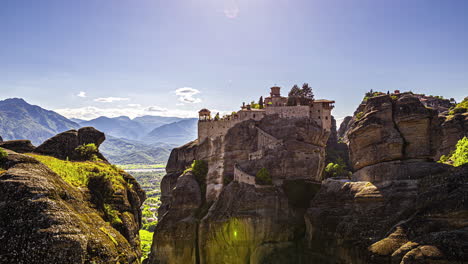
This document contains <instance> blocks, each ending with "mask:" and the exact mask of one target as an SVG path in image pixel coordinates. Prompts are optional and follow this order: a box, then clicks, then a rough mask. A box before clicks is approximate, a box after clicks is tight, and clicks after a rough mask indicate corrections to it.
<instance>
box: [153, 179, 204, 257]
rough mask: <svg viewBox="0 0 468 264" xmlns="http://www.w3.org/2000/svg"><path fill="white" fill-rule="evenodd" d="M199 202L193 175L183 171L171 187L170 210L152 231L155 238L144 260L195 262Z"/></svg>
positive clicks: (196, 184) (200, 201)
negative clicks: (149, 252) (155, 229)
mask: <svg viewBox="0 0 468 264" xmlns="http://www.w3.org/2000/svg"><path fill="white" fill-rule="evenodd" d="M201 205H202V197H201V191H200V187H199V185H198V183H197V181H196V180H195V177H194V176H193V174H192V173H191V172H188V173H185V174H183V175H182V176H180V177H179V178H178V180H177V184H176V186H175V188H174V190H173V191H172V196H171V202H170V206H171V207H170V210H168V211H167V213H165V214H164V217H162V219H161V220H160V221H159V223H158V226H157V231H156V232H155V233H154V238H153V241H156V242H153V245H152V249H151V251H152V252H153V253H152V254H151V255H150V258H149V260H148V263H197V259H198V246H197V240H198V221H199V211H200V209H199V208H200V207H201ZM156 252H157V253H156Z"/></svg>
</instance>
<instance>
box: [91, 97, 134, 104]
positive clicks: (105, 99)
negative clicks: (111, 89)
mask: <svg viewBox="0 0 468 264" xmlns="http://www.w3.org/2000/svg"><path fill="white" fill-rule="evenodd" d="M128 100H130V98H123V97H100V98H96V99H94V101H95V102H100V103H113V102H119V101H128Z"/></svg>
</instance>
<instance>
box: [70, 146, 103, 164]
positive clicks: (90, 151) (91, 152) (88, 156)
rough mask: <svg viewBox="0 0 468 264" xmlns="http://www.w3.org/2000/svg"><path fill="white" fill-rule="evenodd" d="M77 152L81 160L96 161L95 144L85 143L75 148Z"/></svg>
mask: <svg viewBox="0 0 468 264" xmlns="http://www.w3.org/2000/svg"><path fill="white" fill-rule="evenodd" d="M75 151H76V152H77V154H78V156H79V158H80V159H81V160H91V161H97V160H98V157H97V153H98V148H97V147H96V145H95V144H93V143H91V144H86V145H84V144H83V145H81V146H79V147H77V148H76V149H75Z"/></svg>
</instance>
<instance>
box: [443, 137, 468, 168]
mask: <svg viewBox="0 0 468 264" xmlns="http://www.w3.org/2000/svg"><path fill="white" fill-rule="evenodd" d="M439 162H442V163H448V164H451V165H453V166H455V167H458V166H461V165H464V164H468V138H467V137H464V138H462V139H460V140H459V141H458V142H457V145H456V148H455V150H454V151H452V152H451V153H450V154H449V155H442V156H441V157H440V160H439Z"/></svg>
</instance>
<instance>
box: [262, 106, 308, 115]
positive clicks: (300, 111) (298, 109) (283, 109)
mask: <svg viewBox="0 0 468 264" xmlns="http://www.w3.org/2000/svg"><path fill="white" fill-rule="evenodd" d="M309 108H310V107H309V106H308V105H298V106H273V107H267V108H266V114H267V115H275V114H278V115H279V117H280V118H294V117H309Z"/></svg>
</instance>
